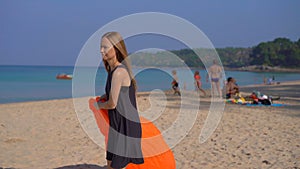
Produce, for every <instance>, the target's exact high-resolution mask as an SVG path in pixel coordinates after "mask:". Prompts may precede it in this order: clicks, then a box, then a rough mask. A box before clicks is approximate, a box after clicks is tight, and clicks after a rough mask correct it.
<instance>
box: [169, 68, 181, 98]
mask: <svg viewBox="0 0 300 169" xmlns="http://www.w3.org/2000/svg"><path fill="white" fill-rule="evenodd" d="M172 76H173V81H172V83H171V84H172V89H173V90H174V95H175V94H178V95H179V96H180V95H181V94H180V90H179V82H178V77H177V72H176V70H173V71H172Z"/></svg>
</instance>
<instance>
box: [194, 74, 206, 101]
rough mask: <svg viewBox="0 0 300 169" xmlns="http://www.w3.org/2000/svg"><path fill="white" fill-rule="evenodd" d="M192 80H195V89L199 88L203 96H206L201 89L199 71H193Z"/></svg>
mask: <svg viewBox="0 0 300 169" xmlns="http://www.w3.org/2000/svg"><path fill="white" fill-rule="evenodd" d="M194 81H195V89H196V91H199V90H200V91H201V92H202V93H203V94H204V96H206V93H205V91H204V90H203V89H202V83H201V76H200V73H199V71H195V73H194Z"/></svg>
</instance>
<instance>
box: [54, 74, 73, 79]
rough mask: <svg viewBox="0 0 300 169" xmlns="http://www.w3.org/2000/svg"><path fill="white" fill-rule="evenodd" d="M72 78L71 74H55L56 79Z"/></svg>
mask: <svg viewBox="0 0 300 169" xmlns="http://www.w3.org/2000/svg"><path fill="white" fill-rule="evenodd" d="M72 78H73V76H72V75H68V74H58V75H56V79H63V80H71V79H72Z"/></svg>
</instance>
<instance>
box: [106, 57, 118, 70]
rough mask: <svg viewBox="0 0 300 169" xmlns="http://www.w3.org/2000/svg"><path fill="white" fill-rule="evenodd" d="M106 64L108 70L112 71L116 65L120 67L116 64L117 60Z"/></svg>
mask: <svg viewBox="0 0 300 169" xmlns="http://www.w3.org/2000/svg"><path fill="white" fill-rule="evenodd" d="M108 64H109V67H110V69H111V70H113V69H114V68H115V67H117V66H118V65H120V62H118V60H117V59H115V60H110V61H109V62H108Z"/></svg>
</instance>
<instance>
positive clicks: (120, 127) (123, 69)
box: [96, 32, 144, 169]
mask: <svg viewBox="0 0 300 169" xmlns="http://www.w3.org/2000/svg"><path fill="white" fill-rule="evenodd" d="M100 51H101V54H102V60H103V62H104V65H105V68H106V71H107V73H108V76H107V81H106V87H105V92H106V94H105V95H103V96H101V98H104V99H106V100H107V101H106V102H96V106H97V107H98V108H99V109H107V110H108V118H109V126H110V127H109V134H108V142H107V150H106V160H107V167H108V168H109V169H113V168H118V169H119V168H125V167H126V166H127V165H128V164H129V163H134V164H142V163H144V159H143V155H142V149H141V137H142V129H141V123H140V118H139V115H138V111H137V107H136V106H137V104H136V83H135V79H134V76H133V74H132V71H131V66H130V63H129V61H128V58H127V56H128V54H127V50H126V46H125V43H124V40H123V38H122V37H121V35H120V34H119V33H118V32H108V33H106V34H104V35H103V36H102V39H101V46H100Z"/></svg>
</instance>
